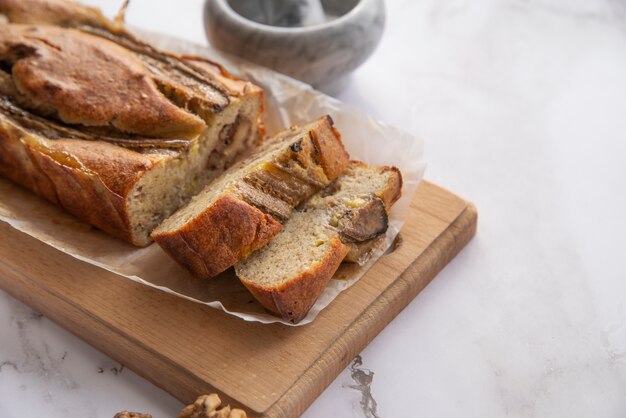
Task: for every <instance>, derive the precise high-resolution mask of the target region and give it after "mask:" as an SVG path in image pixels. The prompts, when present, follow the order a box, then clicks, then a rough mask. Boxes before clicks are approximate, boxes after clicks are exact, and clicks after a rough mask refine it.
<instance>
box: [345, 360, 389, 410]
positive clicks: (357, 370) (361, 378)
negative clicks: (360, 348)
mask: <svg viewBox="0 0 626 418" xmlns="http://www.w3.org/2000/svg"><path fill="white" fill-rule="evenodd" d="M362 366H363V358H362V357H361V356H360V355H359V356H356V357H355V358H354V360H352V363H351V364H350V376H351V377H352V380H353V381H354V384H352V385H348V386H345V387H348V388H350V389H354V390H357V391H359V392H360V393H361V401H360V402H359V403H360V405H361V410H362V411H363V416H364V417H365V418H380V416H379V415H378V413H377V412H376V410H377V409H378V403H377V402H376V400H375V399H374V396H373V395H372V381H373V380H374V372H373V371H371V370H369V369H366V368H363V367H362Z"/></svg>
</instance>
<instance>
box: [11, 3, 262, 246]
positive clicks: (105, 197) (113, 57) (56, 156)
mask: <svg viewBox="0 0 626 418" xmlns="http://www.w3.org/2000/svg"><path fill="white" fill-rule="evenodd" d="M0 14H4V15H5V16H6V17H7V18H8V20H9V21H10V22H14V23H7V24H0V28H1V29H0V175H2V176H5V177H8V178H9V179H11V180H13V181H15V182H17V183H20V184H21V185H23V186H25V187H27V188H29V189H30V190H32V191H34V192H36V193H38V194H39V195H41V196H43V197H45V198H46V199H48V200H50V201H51V202H53V203H56V204H57V205H59V206H61V207H63V208H64V209H65V210H67V211H68V212H70V213H72V214H73V215H75V216H77V217H79V218H82V219H83V220H85V221H86V222H89V223H91V224H92V225H94V226H96V227H98V228H100V229H102V230H104V231H106V232H109V233H111V234H113V235H115V236H117V237H119V238H122V239H125V240H127V241H129V242H131V243H133V244H135V245H139V246H143V245H147V244H149V243H150V242H151V239H150V236H149V235H150V232H151V231H152V230H153V229H154V227H156V225H158V224H159V223H160V222H161V221H162V220H163V219H164V218H165V217H167V216H168V215H170V214H171V213H172V212H174V210H176V209H177V208H178V207H180V205H181V204H183V203H184V202H185V201H187V200H188V199H189V197H190V196H191V195H193V194H195V193H197V192H199V191H200V190H201V189H202V188H203V186H204V185H205V184H206V183H208V182H209V181H211V180H212V179H214V178H215V177H217V176H218V175H219V174H221V173H222V172H223V171H224V169H225V168H226V167H228V166H229V165H231V164H232V163H233V162H234V161H235V160H236V159H237V158H239V157H240V156H241V155H242V154H243V153H245V152H247V151H248V150H250V149H252V148H254V147H255V146H256V145H257V144H258V142H259V138H260V136H261V131H262V123H261V114H262V109H263V91H262V90H261V89H260V88H259V87H257V86H255V85H253V84H251V83H249V82H246V81H243V80H239V79H237V78H235V77H233V76H231V75H230V74H228V73H227V72H226V71H225V70H224V69H222V68H221V67H220V66H218V65H216V64H213V63H211V62H208V61H203V60H200V59H196V58H181V57H176V56H173V55H171V54H167V53H162V52H160V51H157V50H156V49H154V48H152V47H150V46H149V45H146V44H144V43H142V42H141V41H139V40H137V39H135V38H134V37H133V36H132V35H130V34H129V33H127V32H126V30H125V29H124V27H123V24H122V23H121V22H118V21H115V22H113V21H109V20H107V19H105V18H104V17H103V16H102V15H101V14H100V13H99V12H98V11H97V9H92V8H89V7H86V6H82V5H80V4H78V3H74V2H68V1H63V0H0ZM56 25H58V26H56Z"/></svg>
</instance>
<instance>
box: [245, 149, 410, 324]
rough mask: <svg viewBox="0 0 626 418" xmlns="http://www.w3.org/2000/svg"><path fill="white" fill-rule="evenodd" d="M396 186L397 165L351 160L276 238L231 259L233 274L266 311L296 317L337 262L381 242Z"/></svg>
mask: <svg viewBox="0 0 626 418" xmlns="http://www.w3.org/2000/svg"><path fill="white" fill-rule="evenodd" d="M401 187H402V176H401V174H400V171H399V170H398V169H397V168H395V167H370V166H367V165H365V164H363V163H361V162H357V161H352V162H351V163H350V166H349V167H348V169H347V170H346V172H345V173H344V174H343V175H341V176H340V177H339V179H337V181H336V182H334V183H333V184H332V185H330V186H329V187H327V188H326V189H324V190H322V191H321V192H319V193H317V194H316V195H315V196H313V197H312V198H311V199H309V200H308V201H307V202H305V203H304V204H303V205H302V206H301V207H300V208H298V210H297V211H295V212H294V213H293V215H292V217H291V219H290V220H289V221H288V222H287V223H286V224H285V226H284V228H283V230H282V231H281V232H280V233H279V234H278V235H277V236H276V238H274V239H273V240H272V241H271V242H270V243H269V244H268V245H266V246H265V247H263V248H261V249H260V250H258V251H256V252H254V253H253V254H251V255H250V257H248V258H247V259H246V260H243V261H240V262H238V263H237V264H235V271H236V273H237V276H238V277H239V279H240V280H241V282H242V283H243V284H244V286H246V287H247V288H248V290H249V291H250V292H251V293H252V294H253V295H254V297H255V298H256V299H257V300H258V301H259V302H260V303H261V304H262V305H263V306H264V307H265V308H266V309H267V310H269V311H270V312H273V313H275V314H277V315H279V316H280V317H282V318H283V319H285V320H288V321H290V322H292V323H297V322H299V321H301V320H302V318H304V317H305V316H306V314H307V313H308V312H309V310H310V309H311V307H312V306H313V304H314V303H315V302H316V301H317V299H318V298H319V296H320V294H321V293H322V291H323V290H324V288H325V287H326V285H327V284H328V282H329V281H330V279H331V278H332V277H333V275H334V274H335V272H336V271H337V269H338V268H339V266H340V264H341V262H342V261H344V260H346V259H347V258H349V259H350V260H355V261H356V260H358V261H364V260H365V259H367V258H368V257H369V256H370V254H371V252H372V251H373V250H374V249H375V248H378V247H379V246H380V245H381V243H382V242H381V237H384V233H385V232H386V230H387V226H388V212H389V210H390V209H391V206H392V205H393V203H394V202H395V201H396V200H397V199H398V198H399V197H400V191H401Z"/></svg>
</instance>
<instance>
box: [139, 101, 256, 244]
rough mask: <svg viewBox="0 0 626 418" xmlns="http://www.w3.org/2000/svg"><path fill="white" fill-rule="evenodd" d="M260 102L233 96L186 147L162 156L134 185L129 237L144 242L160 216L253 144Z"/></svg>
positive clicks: (216, 175)
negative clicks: (167, 156) (206, 127)
mask: <svg viewBox="0 0 626 418" xmlns="http://www.w3.org/2000/svg"><path fill="white" fill-rule="evenodd" d="M259 107H260V106H259V102H258V101H256V100H252V98H234V99H232V101H231V105H230V106H228V107H227V108H226V109H224V110H223V111H222V112H221V113H220V114H219V118H217V117H214V118H213V120H211V121H210V123H208V129H207V130H206V131H205V132H204V133H203V134H202V135H200V136H199V137H198V138H197V139H196V140H194V141H193V142H192V144H191V145H190V146H189V148H188V149H186V150H185V151H182V152H179V153H176V154H173V155H172V157H171V158H168V159H163V160H162V161H161V162H160V163H159V165H158V166H156V167H154V168H152V169H151V170H149V171H147V172H146V173H145V174H144V175H143V176H142V178H141V179H140V180H139V181H138V182H137V183H136V184H135V186H134V187H133V190H132V192H131V194H130V198H129V199H128V201H127V205H128V206H127V207H128V212H129V215H130V216H129V218H130V219H132V220H133V225H132V230H133V236H134V237H135V240H136V241H137V242H138V243H140V245H147V244H149V243H150V242H151V239H150V233H151V232H152V230H153V229H154V228H155V227H156V226H157V225H159V224H160V223H161V222H162V221H163V219H165V218H167V217H168V216H170V215H171V214H172V213H173V212H174V211H175V210H176V209H178V208H179V207H180V206H181V205H182V204H184V203H185V202H187V201H188V200H189V198H190V197H191V196H193V195H195V194H197V193H198V192H199V191H200V190H202V188H203V187H204V186H205V185H206V184H208V183H209V182H211V181H212V180H214V179H215V178H216V177H218V176H219V175H220V174H221V173H222V172H223V171H224V169H225V168H226V167H228V166H229V165H230V164H232V162H233V161H234V160H236V159H237V158H238V157H240V156H241V155H242V154H244V153H245V152H246V151H248V150H250V149H252V148H254V145H255V143H256V141H257V139H258V136H259V132H258V124H257V117H258V114H259V112H260V109H259ZM160 152H162V151H160Z"/></svg>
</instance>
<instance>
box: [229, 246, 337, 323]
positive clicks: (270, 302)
mask: <svg viewBox="0 0 626 418" xmlns="http://www.w3.org/2000/svg"><path fill="white" fill-rule="evenodd" d="M347 254H348V246H346V245H345V244H344V243H343V242H341V239H339V237H338V236H334V237H333V238H332V243H331V247H330V250H329V251H328V252H327V253H326V254H325V256H324V257H323V258H322V259H320V260H319V261H318V262H317V263H316V264H315V265H313V266H311V268H310V269H309V270H307V271H304V272H302V273H301V274H299V275H298V276H296V277H294V278H293V279H291V280H289V281H288V282H285V283H284V284H283V285H282V286H280V287H266V286H263V285H260V284H258V283H254V282H252V281H250V280H248V279H247V278H246V277H245V276H242V275H239V279H240V280H241V282H242V283H243V285H244V286H246V288H247V289H248V290H249V291H250V293H252V295H253V296H254V297H255V298H256V299H257V300H258V301H259V302H260V303H261V305H263V307H264V308H265V309H267V310H269V311H270V312H273V313H275V314H277V315H279V316H281V317H282V318H283V319H285V320H287V321H289V322H291V323H294V324H296V323H298V322H300V321H301V320H302V318H304V317H305V316H306V314H307V313H308V312H309V310H310V309H311V307H312V306H313V304H314V303H315V301H316V300H317V298H318V297H319V295H320V294H321V293H322V292H323V291H324V288H326V285H327V284H328V282H329V281H330V279H331V278H332V277H333V274H335V272H336V271H337V269H338V268H339V265H340V264H341V262H342V261H343V259H344V258H345V256H346V255H347Z"/></svg>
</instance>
